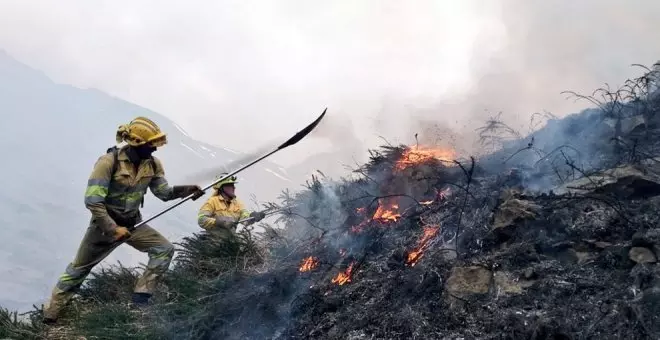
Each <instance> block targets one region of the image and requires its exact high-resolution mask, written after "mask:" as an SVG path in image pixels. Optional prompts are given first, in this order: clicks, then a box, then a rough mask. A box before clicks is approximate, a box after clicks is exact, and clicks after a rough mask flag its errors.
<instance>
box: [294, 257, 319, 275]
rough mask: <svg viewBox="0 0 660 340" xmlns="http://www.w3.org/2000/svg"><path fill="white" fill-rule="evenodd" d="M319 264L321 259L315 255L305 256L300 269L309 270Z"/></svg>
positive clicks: (301, 270) (302, 270) (302, 271)
mask: <svg viewBox="0 0 660 340" xmlns="http://www.w3.org/2000/svg"><path fill="white" fill-rule="evenodd" d="M318 265H319V260H318V259H317V258H315V257H314V256H310V257H307V258H305V259H304V260H303V261H302V263H301V264H300V268H299V269H298V270H299V271H300V272H301V273H304V272H308V271H310V270H312V269H314V268H316V267H317V266H318Z"/></svg>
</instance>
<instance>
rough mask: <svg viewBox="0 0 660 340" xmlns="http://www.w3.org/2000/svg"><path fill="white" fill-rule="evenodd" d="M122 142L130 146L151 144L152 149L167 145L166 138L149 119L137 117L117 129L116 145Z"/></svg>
mask: <svg viewBox="0 0 660 340" xmlns="http://www.w3.org/2000/svg"><path fill="white" fill-rule="evenodd" d="M122 141H125V142H126V143H128V145H131V146H139V145H143V144H146V143H151V145H153V146H154V147H160V146H163V145H165V144H167V136H166V135H165V134H164V133H163V132H161V131H160V128H159V127H158V125H156V123H154V122H153V121H152V120H151V119H149V118H146V117H137V118H135V119H133V120H132V121H131V122H130V123H128V124H125V125H121V126H120V127H119V128H118V129H117V143H121V142H122Z"/></svg>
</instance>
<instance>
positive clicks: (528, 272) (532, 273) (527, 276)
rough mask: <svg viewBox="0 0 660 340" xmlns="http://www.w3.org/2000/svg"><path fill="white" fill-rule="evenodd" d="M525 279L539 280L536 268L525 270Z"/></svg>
mask: <svg viewBox="0 0 660 340" xmlns="http://www.w3.org/2000/svg"><path fill="white" fill-rule="evenodd" d="M523 277H524V278H525V279H527V280H531V279H535V278H537V277H538V275H537V274H536V271H535V270H534V268H527V269H525V272H523Z"/></svg>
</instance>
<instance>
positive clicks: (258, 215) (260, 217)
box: [250, 211, 266, 222]
mask: <svg viewBox="0 0 660 340" xmlns="http://www.w3.org/2000/svg"><path fill="white" fill-rule="evenodd" d="M250 217H252V219H253V221H254V222H259V221H261V220H263V219H264V218H265V217H266V213H264V212H261V211H253V212H251V213H250Z"/></svg>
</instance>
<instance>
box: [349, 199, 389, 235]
mask: <svg viewBox="0 0 660 340" xmlns="http://www.w3.org/2000/svg"><path fill="white" fill-rule="evenodd" d="M362 209H363V208H362ZM398 209H399V204H398V202H397V200H396V197H386V198H381V199H379V200H378V209H376V212H375V213H374V215H373V216H372V217H371V218H367V219H365V220H364V221H362V222H360V224H358V225H355V226H353V227H351V231H352V232H354V233H359V232H360V231H362V229H364V228H365V227H366V226H367V224H369V222H371V221H378V222H381V223H388V222H396V221H398V220H399V218H401V214H400V213H399V212H398Z"/></svg>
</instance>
